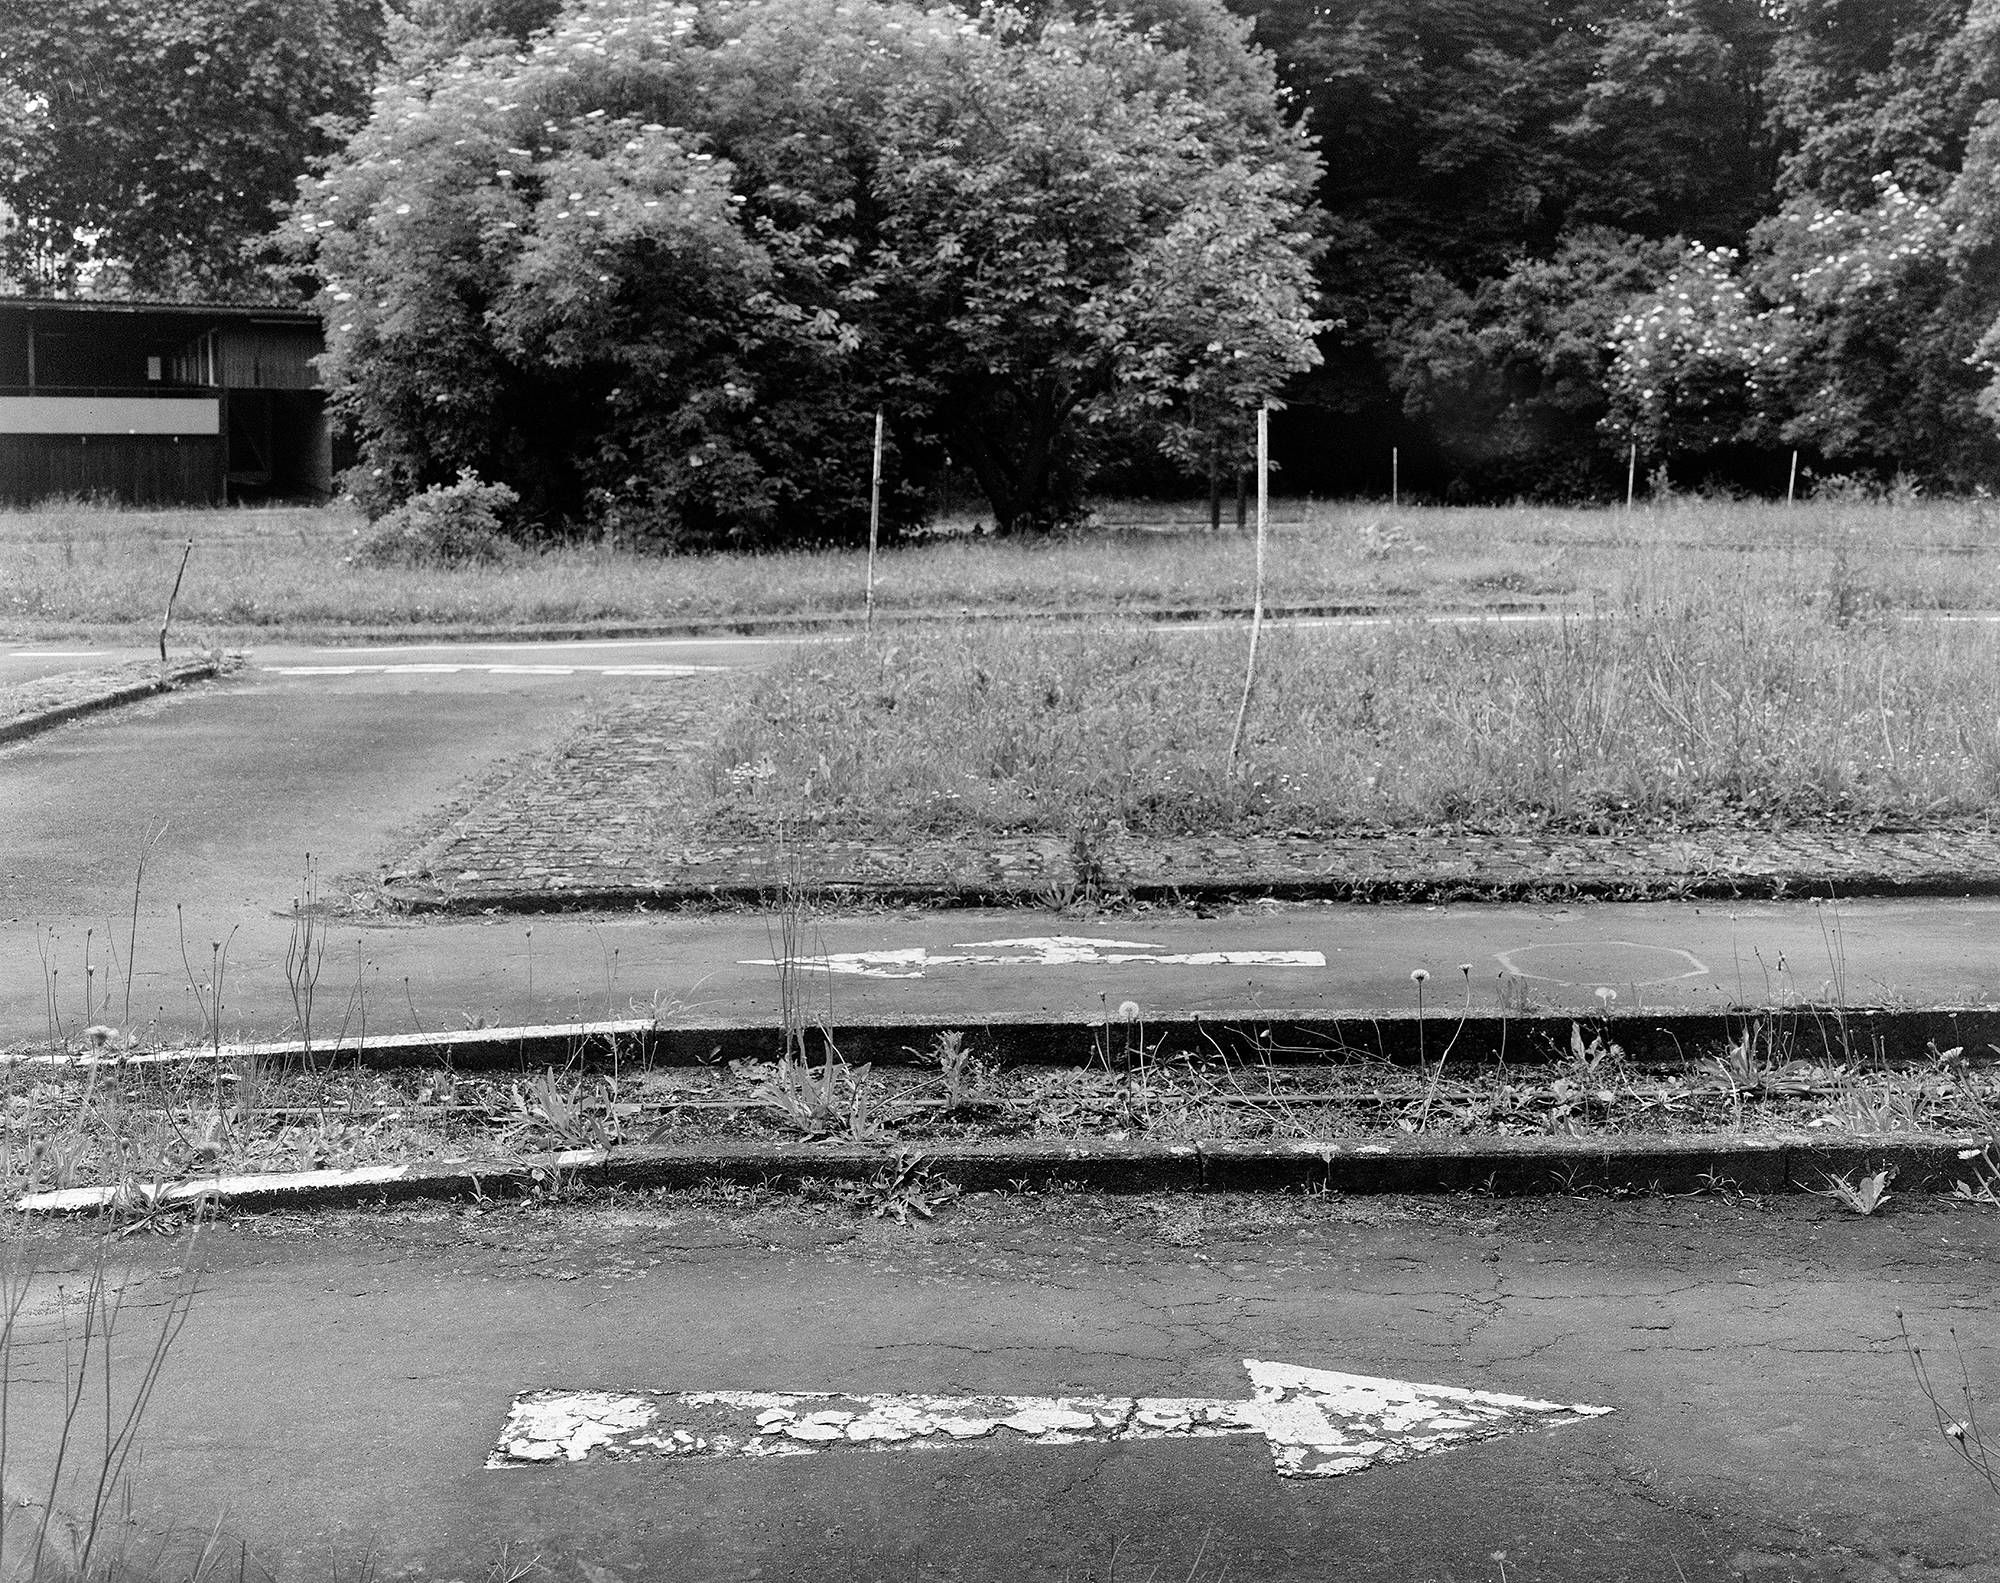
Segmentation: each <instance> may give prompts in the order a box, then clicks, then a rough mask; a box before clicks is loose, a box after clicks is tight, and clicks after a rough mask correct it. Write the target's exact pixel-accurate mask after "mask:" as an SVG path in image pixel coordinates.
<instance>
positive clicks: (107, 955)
mask: <svg viewBox="0 0 2000 1583" xmlns="http://www.w3.org/2000/svg"><path fill="white" fill-rule="evenodd" d="M773 652H774V645H772V644H770V643H765V642H762V641H756V640H700V641H680V640H674V641H666V642H648V643H639V644H630V643H619V644H603V643H590V644H561V645H533V646H522V645H460V646H453V647H451V648H449V649H437V648H428V649H410V648H406V647H399V648H395V649H382V650H358V649H342V650H338V651H327V650H305V649H300V650H295V651H294V650H283V651H272V652H269V653H264V654H260V655H259V656H258V663H257V666H256V667H255V668H253V669H251V670H249V671H247V672H245V673H242V674H239V675H237V676H233V677H230V678H227V679H225V680H222V681H219V682H215V683H211V684H204V685H201V686H197V687H194V688H190V689H188V690H186V691H184V692H180V693H176V694H172V695H168V696H165V697H161V698H157V699H153V700H150V701H148V702H146V703H143V704H139V705H135V706H131V707H128V708H124V709H120V710H117V711H114V712H112V713H109V714H105V715H101V716H96V717H93V718H90V719H87V720H83V721H79V722H76V723H73V724H71V725H68V726H64V727H60V728H58V729H56V730H55V731H52V732H48V733H45V734H43V735H41V736H38V737H34V738H30V739H28V740H26V741H23V742H20V743H17V744H14V745H12V746H9V747H6V748H0V1043H13V1042H21V1041H25V1040H30V1039H39V1038H46V1037H47V1036H48V1033H49V1030H50V1023H51V1000H52V998H53V1001H54V1007H53V1014H54V1017H55V1018H56V1019H57V1020H59V1021H60V1022H61V1024H62V1025H63V1026H64V1027H65V1028H75V1027H80V1026H82V1025H85V1024H87V1023H90V1022H108V1023H111V1024H113V1025H116V1026H120V1027H125V1026H132V1027H137V1028H142V1029H143V1028H151V1029H153V1030H154V1031H155V1032H157V1033H160V1034H165V1035H176V1034H185V1035H193V1034H195V1033H197V1032H198V1031H199V1030H200V1028H201V1026H202V1024H203V1020H204V1016H205V1014H204V1012H203V1011H202V1009H201V1003H200V1000H199V998H198V997H197V995H196V993H195V988H194V986H196V985H199V986H201V988H202V989H203V991H204V993H205V992H206V988H207V985H208V983H209V981H210V978H211V976H212V975H215V974H218V973H219V975H220V976H221V978H222V979H223V1001H224V1007H225V1023H226V1031H227V1032H229V1033H235V1034H240V1035H242V1036H243V1037H247V1038H270V1037H277V1036H279V1035H281V1034H282V1033H283V1031H284V1030H285V1028H286V1027H287V1025H289V1024H290V1023H291V1022H292V1021H293V1020H294V1017H295V1011H296V1008H295V1005H294V1002H293V999H292V994H291V986H290V984H289V982H288V980H287V976H286V972H285V962H286V954H287V950H288V948H289V946H290V943H291V932H292V919H291V903H292V901H293V899H294V898H296V897H298V896H300V895H301V892H302V889H303V883H302V882H303V874H304V870H305V863H306V858H307V856H308V855H310V856H311V858H312V859H313V862H314V865H315V867H316V870H317V872H318V874H319V876H320V886H321V893H322V895H323V896H324V895H325V894H327V893H329V892H330V891H332V890H334V889H336V888H337V886H338V882H339V880H340V879H341V878H342V877H343V876H350V875H361V876H367V875H369V874H372V873H373V872H374V871H375V870H376V867H377V865H378V864H380V863H381V862H383V861H385V860H386V859H387V858H389V857H390V856H391V855H392V854H393V853H394V852H395V851H396V850H397V849H398V847H399V845H400V844H402V843H403V842H405V841H407V839H408V838H409V836H410V834H411V833H412V832H413V831H415V830H416V829H418V828H419V827H421V826H423V825H424V824H426V823H427V822H429V821H432V820H434V819H435V818H436V817H437V816H438V814H439V811H440V810H442V809H446V808H448V807H449V806H450V805H451V804H452V801H453V799H454V798H455V797H457V796H459V795H461V794H462V793H463V792H464V791H465V789H466V788H467V787H468V786H470V785H472V784H475V783H477V782H478V781H479V780H480V779H481V778H482V777H484V776H487V775H490V774H492V773H495V772H496V771H497V770H498V769H500V768H501V767H504V766H506V765H508V764H510V763H516V762H520V761H522V760H524V759H527V758H529V757H532V756H533V755H534V754H536V753H538V752H540V751H541V750H543V749H545V748H546V747H547V745H548V744H549V742H550V741H551V740H553V739H554V738H555V737H556V736H557V735H559V734H560V733H561V732H562V731H563V730H564V729H565V728H566V727H568V726H569V725H570V724H572V723H573V722H575V721H576V720H578V719H579V718H581V717H582V716H583V715H584V714H585V713H586V712H587V711H588V710H589V709H590V708H591V707H592V706H593V703H594V701H595V700H597V699H599V698H601V697H603V696H606V695H607V694H608V693H611V692H614V691H623V690H624V689H628V688H636V687H646V686H652V685H672V682H671V678H672V677H673V676H675V675H678V674H683V671H682V668H683V667H685V666H689V665H698V666H740V665H754V664H760V663H764V662H766V661H767V660H768V659H769V658H770V656H771V654H772V653H773ZM371 667H374V668H371ZM142 851H144V852H146V853H147V854H148V855H147V857H146V862H145V868H144V875H143V885H142V887H141V896H140V907H139V919H138V928H137V938H136V950H134V951H132V952H131V955H132V957H133V970H132V994H131V1004H130V1006H129V1008H128V1006H127V1004H126V997H125V966H126V964H125V956H126V953H127V945H128V940H129V937H130V935H131V931H132V908H133V889H134V883H135V879H138V878H139V856H140V853H141V852H142ZM1996 922H2000V904H1996V903H1994V902H1991V901H1970V902H1943V901H1920V902H1909V901H1903V902H1872V903H1871V902H1856V903H1843V904H1841V906H1839V907H1838V908H1819V907H1814V906H1811V905H1779V904H1769V903H1746V904H1736V905H1726V906H1718V905H1716V904H1707V903H1704V904H1689V905H1677V906H1662V905H1642V906H1610V905H1605V906H1583V907H1575V908H1570V907H1561V906H1535V907H1505V908H1491V907H1469V906H1459V907H1453V908H1426V907H1404V908H1388V907H1307V908H1242V909H1235V910H1232V911H1228V912H1225V913H1224V914H1223V915H1222V916H1221V917H1218V918H1212V919H1197V918H1194V917H1193V916H1191V915H1171V914H1164V913H1163V914H1158V915H1152V916H1146V917H1135V916H1129V915H1128V916H1123V917H1119V918H1115V919H1098V920H1090V921H1081V920H1078V919H1076V918H1059V917H1057V916H1055V915H1053V914H1036V913H1033V912H1017V913H1006V914H979V913H952V914H943V915H935V916H931V917H924V916H920V915H916V914H910V913H878V914H872V915H863V916H851V917H833V918H827V919H823V920H820V922H819V924H818V926H817V928H816V930H815V934H814V940H813V949H814V952H815V954H820V953H824V954H825V955H827V956H830V957H832V958H835V959H836V960H834V961H832V962H830V963H829V964H828V966H827V969H826V970H825V971H824V972H816V973H815V976H814V985H815V989H816V992H820V993H823V994H824V995H825V997H826V1000H825V1010H826V1011H827V1013H828V1014H829V1015H830V1016H831V1017H833V1018H835V1019H839V1018H848V1017H881V1016H890V1017H893V1016H898V1015H908V1016H921V1017H924V1018H931V1017H952V1016H962V1017H965V1018H967V1019H971V1020H977V1019H978V1018H980V1017H982V1016H989V1015H1004V1014H1006V1013H1007V1012H1009V1011H1019V1012H1024V1013H1029V1014H1035V1015H1050V1016H1059V1017H1065V1018H1088V1017H1097V1016H1102V1015H1103V1013H1104V1010H1105V1009H1106V1006H1107V1004H1108V1005H1109V1006H1111V1007H1116V1006H1117V1005H1119V1004H1120V1003H1122V1002H1123V1001H1125V1000H1127V999H1131V1000H1133V1001H1134V1002H1135V1003H1137V1004H1139V1005H1140V1006H1141V1008H1142V1009H1143V1010H1145V1011H1146V1012H1147V1013H1148V1014H1164V1013H1166V1012H1169V1011H1181V1012H1192V1011H1237V1010H1257V1009H1262V1010H1270V1011H1285V1010H1298V1011H1309V1010H1322V1009H1325V1010H1353V1009H1367V1010H1405V1011H1407V1010H1410V1009H1412V1008H1413V1006H1414V990H1413V987H1412V985H1411V983H1410V979H1409V975H1410V973H1411V972H1412V971H1413V970H1414V969H1416V968H1420V967H1421V968H1424V969H1426V970H1428V971H1429V973H1430V974H1431V985H1430V990H1429V994H1430V1001H1429V1006H1430V1007H1431V1008H1432V1009H1435V1010H1436V1011H1438V1012H1439V1013H1440V1014H1448V1013H1449V1012H1450V1011H1451V1010H1453V1009H1454V1008H1456V1007H1457V1006H1459V1005H1460V1004H1463V1003H1465V1002H1467V1001H1468V1000H1469V1001H1470V1003H1471V1004H1472V1005H1474V1006H1477V1007H1487V1006H1491V1005H1493V1004H1496V1003H1497V1001H1498V998H1499V996H1500V993H1501V989H1500V983H1501V980H1502V978H1503V976H1505V977H1506V978H1507V979H1508V980H1509V981H1511V982H1513V983H1514V987H1515V988H1516V989H1517V990H1521V991H1523V992H1525V994H1526V996H1527V999H1528V1001H1529V1002H1530V1003H1532V1004H1534V1005H1540V1006H1548V1007H1556V1008H1560V1009H1575V1010H1582V1011H1599V1010H1603V1009H1605V1008H1606V1007H1607V1005H1608V1006H1610V1007H1611V1008H1612V1009H1616V1010H1620V1011H1632V1010H1642V1009H1663V1008H1672V1007H1705V1008H1709V1009H1720V1008H1727V1007H1731V1006H1736V1005H1745V1004H1785V1003H1788V1002H1792V1001H1799V1000H1813V999H1817V1000H1821V1001H1829V1000H1830V1001H1836V1002H1845V1003H1847V1004H1850V1005H1860V1004H1897V1003H1901V1004H1935V1005H1977V1004H1985V1003H1991V1002H1994V1001H1997V1000H2000V928H1996V926H1995V925H1996ZM1064 937H1072V938H1074V937H1081V938H1082V940H1083V944H1082V945H1080V946H1076V947H1059V946H1052V945H1050V944H1048V942H1055V941H1060V940H1062V939H1063V938H1064ZM326 940H327V958H326V965H325V968H324V970H323V974H322V984H321V986H320V989H319V996H320V1002H321V1007H322V1011H321V1015H320V1017H319V1018H318V1025H319V1026H320V1027H321V1028H322V1029H330V1028H332V1027H334V1026H338V1025H341V1024H345V1026H346V1027H347V1029H348V1031H350V1032H351V1031H358V1029H359V1027H360V1026H361V1025H362V1024H363V1023H364V1022H365V1023H366V1024H367V1026H369V1027H370V1028H371V1029H372V1030H373V1031H390V1030H392V1029H402V1030H411V1029H436V1028H439V1027H462V1026H467V1025H471V1024H475V1023H480V1022H483V1023H485V1024H487V1025H489V1026H491V1025H518V1024H522V1023H533V1022H554V1021H566V1020H572V1019H576V1018H580V1017H592V1018H594V1017H607V1016H629V1015H632V1014H633V1012H634V1010H635V1008H638V1009H641V1010H643V1011H645V1012H646V1013H647V1014H653V1013H656V1012H658V1013H663V1014H665V1015H667V1016H669V1017H674V1018H678V1019H679V1020H682V1021H687V1022H697V1023H700V1022H708V1021H745V1020H759V1019H761V1020H766V1021H768V1020H769V1019H770V1018H771V1017H772V1016H773V1015H774V1014H775V1010H776V974H775V972H774V971H773V969H772V968H770V967H769V966H767V965H763V964H764V963H767V962H768V961H770V960H771V959H773V958H774V955H775V950H774V946H773V943H772V940H771V932H770V928H769V925H768V923H767V921H766V920H765V919H763V918H761V917H737V918H719V917H707V918H704V917H665V918H658V917H645V916H639V915H634V914H625V915H620V916H617V917H601V918H593V917H577V916H566V917H565V916H556V917H543V918H538V919H522V918H506V917H494V918H478V919H464V920H452V921H448V922H446V921H420V922H412V921H410V920H406V919H394V918H379V919H374V920H368V919H358V920H355V919H340V920H336V921H335V922H334V923H333V925H332V926H331V928H330V931H329V933H328V935H327V937H326ZM1022 941H1027V942H1031V943H1028V944H1020V943H1014V942H1022ZM995 942H998V943H997V944H996V943H995ZM1033 942H1042V943H1040V944H1037V943H1033ZM217 944H220V945H222V946H224V949H223V950H221V951H217V950H216V949H214V947H215V946H216V945H217ZM1272 952H1275V953H1279V954H1280V955H1281V956H1283V957H1284V958H1286V960H1285V961H1282V962H1266V963H1257V962H1252V963H1249V964H1247V965H1246V964H1245V963H1243V962H1241V961H1239V960H1238V956H1239V954H1240V953H1272ZM1189 959H1192V960H1189ZM1308 962H1310V963H1312V965H1302V964H1305V963H1308ZM1460 964H1467V965H1470V966H1471V967H1472V968H1473V974H1472V975H1471V976H1470V977H1467V976H1465V975H1461V973H1460V972H1459V966H1460ZM87 966H88V967H89V968H92V969H94V970H95V971H94V972H89V973H87V972H86V968H87ZM1607 997H1615V999H1609V998H1607ZM86 1000H89V1001H90V1003H91V1004H90V1007H89V1009H88V1012H87V1013H86V1009H85V1004H84V1003H85V1001H86ZM328 1008H331V1010H330V1011H329V1010H328Z"/></svg>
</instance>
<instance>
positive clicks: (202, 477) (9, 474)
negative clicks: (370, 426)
mask: <svg viewBox="0 0 2000 1583" xmlns="http://www.w3.org/2000/svg"><path fill="white" fill-rule="evenodd" d="M322 344H323V343H322V340H321V335H320V323H319V318H318V316H317V315H315V314H313V313H311V312H309V311H307V310H305V309H300V308H282V307H246V306H241V305H235V304H221V303H168V302H126V301H110V300H106V301H92V300H82V299H76V298H52V297H0V501H6V502H9V503H13V504H26V503H30V502H33V501H36V500H41V499H46V498H47V497H49V496H52V495H81V496H91V495H106V496H110V497H112V498H114V499H117V500H120V501H124V502H126V503H128V504H131V505H220V504H222V503H224V502H225V501H232V500H259V499H269V500H285V499H324V498H326V497H327V496H328V495H329V494H331V493H332V491H333V470H334V461H333V443H332V434H331V430H330V427H329V424H328V421H327V415H326V403H325V397H324V395H323V394H322V392H321V390H320V388H319V375H318V372H317V370H316V369H315V368H314V367H313V362H312V360H313V358H315V357H316V356H318V354H319V352H320V350H321V348H322Z"/></svg>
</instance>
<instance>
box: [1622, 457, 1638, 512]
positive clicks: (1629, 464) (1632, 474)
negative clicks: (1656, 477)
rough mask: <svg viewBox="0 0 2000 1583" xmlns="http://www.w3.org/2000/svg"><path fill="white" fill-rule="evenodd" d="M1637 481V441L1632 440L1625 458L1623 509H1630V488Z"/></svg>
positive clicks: (1631, 488)
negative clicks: (1628, 453) (1630, 447)
mask: <svg viewBox="0 0 2000 1583" xmlns="http://www.w3.org/2000/svg"><path fill="white" fill-rule="evenodd" d="M1638 481H1639V442H1638V441H1637V440H1634V441H1633V442H1632V452H1631V455H1629V456H1627V457H1626V458H1625V509H1626V510H1627V511H1630V510H1631V509H1632V490H1633V487H1634V485H1636V484H1637V483H1638Z"/></svg>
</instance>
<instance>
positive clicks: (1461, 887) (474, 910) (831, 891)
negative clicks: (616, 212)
mask: <svg viewBox="0 0 2000 1583" xmlns="http://www.w3.org/2000/svg"><path fill="white" fill-rule="evenodd" d="M814 888H815V891H816V892H817V894H818V895H819V897H820V898H821V900H822V901H823V903H824V904H825V905H827V906H833V907H838V906H842V905H848V906H855V905H859V906H871V907H924V908H939V909H972V908H981V907H1045V906H1047V905H1048V894H1049V887H1048V885H1047V884H1046V883H1043V882H1037V883H1031V884H1020V885H1009V884H1006V883H999V884H957V883H941V884H927V883H923V882H920V881H913V880H885V881H870V880H862V879H839V878H834V879H828V880H823V881H820V882H818V883H817V884H816V885H815V887H814ZM1107 888H1108V889H1109V891H1110V892H1111V893H1113V894H1115V895H1116V896H1117V897H1118V898H1119V899H1120V900H1122V901H1130V902H1144V903H1156V904H1165V905H1168V906H1194V905H1198V904H1209V903H1220V904H1228V903H1233V902H1240V901H1258V900H1268V901H1321V902H1373V903H1380V904H1384V905H1417V906H1429V905H1433V904H1437V903H1443V902H1491V903H1507V902H1512V903H1525V902H1572V901H1784V900H1791V901H1797V900H1800V899H1803V898H1806V897H1811V896H1815V895H1820V894H1821V893H1822V892H1826V891H1829V890H1836V891H1837V892H1838V896H1839V899H1840V900H1842V901H1849V900H1854V899H1857V898H1861V897H1897V896H1907V897H1913V898H1942V897H1958V896H1982V897H1983V896H2000V870H1987V871H1964V870H1957V869H1952V870H1938V871H1934V872H1920V873H1913V874H1910V873H1906V874H1895V873H1878V874H1870V873H1859V874H1840V875H1837V876H1832V875H1828V874H1826V873H1824V872H1821V871H1817V870H1809V869H1773V870H1771V871H1769V872H1763V873H1754V874H1661V873H1618V874H1579V873H1568V874H1548V875H1530V876H1524V877H1521V878H1518V879H1513V878H1510V879H1495V878H1490V877H1481V876H1467V877H1446V876H1443V875H1438V874H1414V875H1407V876H1405V875H1389V876H1383V875H1349V874H1323V875H1316V876H1313V877H1310V878H1300V877H1297V876H1294V875H1275V874H1274V875H1264V876H1259V875H1257V874H1254V873H1242V874H1201V875H1195V874H1190V875H1186V876H1183V877H1180V878H1176V879H1173V880H1134V881H1132V882H1131V883H1129V884H1113V885H1111V886H1109V887H1107ZM774 894H775V887H774V885H773V884H772V883H771V882H770V881H761V882H750V881H745V882H739V883H736V884H720V883H706V884H704V883H694V884H687V885H670V884H651V885H629V886H591V887H585V886H576V887H574V888H570V887H563V888H560V889H557V888H550V889H545V890H528V889H520V890H504V889H496V890H481V891H471V892H447V891H444V890H441V889H439V888H436V887H432V886H424V885H419V884H414V883H410V882H405V881H390V882H389V883H387V884H384V885H383V886H381V887H380V895H381V897H382V899H383V900H384V901H385V902H387V903H388V904H389V905H390V906H391V907H393V908H394V909H395V910H396V911H398V912H402V913H407V914H410V915H412V916H422V915H427V914H429V915H443V916H446V917H465V918H472V917H479V916H481V915H483V914H487V913H507V914H534V913H567V912H630V911H633V910H635V909H639V908H644V909H647V910H649V911H662V910H665V911H683V910H686V911H703V910H723V909H727V910H730V911H741V910H743V909H746V908H759V907H769V906H771V905H772V897H773V895H774Z"/></svg>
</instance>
